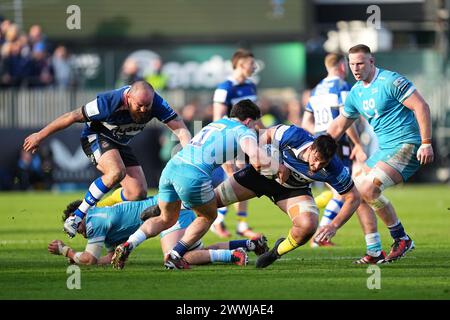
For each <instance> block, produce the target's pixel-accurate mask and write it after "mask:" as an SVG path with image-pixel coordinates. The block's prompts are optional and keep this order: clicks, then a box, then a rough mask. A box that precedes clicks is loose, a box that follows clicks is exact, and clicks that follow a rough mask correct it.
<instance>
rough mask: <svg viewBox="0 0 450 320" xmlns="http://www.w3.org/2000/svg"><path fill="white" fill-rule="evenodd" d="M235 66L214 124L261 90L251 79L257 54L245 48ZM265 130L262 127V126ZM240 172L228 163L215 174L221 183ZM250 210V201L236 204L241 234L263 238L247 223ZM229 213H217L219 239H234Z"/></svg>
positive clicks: (220, 94) (221, 89)
mask: <svg viewBox="0 0 450 320" xmlns="http://www.w3.org/2000/svg"><path fill="white" fill-rule="evenodd" d="M231 63H232V66H233V74H232V75H231V76H230V77H229V78H228V79H227V80H226V81H224V82H222V83H220V84H219V85H218V86H217V88H216V90H215V91H214V97H213V102H214V105H213V106H214V121H217V120H219V119H221V118H222V117H224V116H227V117H228V116H229V115H230V110H231V107H232V106H233V105H234V104H236V103H238V102H239V101H241V100H244V99H249V100H251V101H253V102H256V101H257V99H258V97H257V90H256V85H255V84H254V83H253V81H251V80H250V79H249V78H250V77H251V76H252V75H253V73H254V72H255V70H256V63H255V58H254V55H253V53H252V52H251V51H248V50H245V49H238V50H236V52H235V53H234V54H233V57H232V58H231ZM259 126H260V127H261V125H259ZM236 170H237V167H236V166H235V165H233V164H231V163H227V164H224V165H223V166H222V167H220V168H217V169H216V170H215V171H214V175H213V177H214V182H215V184H218V183H220V182H222V181H223V180H224V179H226V176H231V175H233V173H234V172H235V171H236ZM247 207H248V204H247V202H246V201H243V202H240V203H237V204H236V212H237V215H238V220H239V223H238V226H237V233H238V235H241V236H245V237H248V238H253V237H257V236H259V234H258V233H256V232H254V231H253V230H252V229H251V228H249V226H248V224H247ZM226 213H227V208H226V207H223V208H219V209H218V212H217V219H216V221H214V223H213V224H212V226H211V231H213V232H214V233H216V234H217V235H218V236H219V237H222V238H228V237H231V233H230V232H229V231H228V230H227V228H226V226H225V223H224V219H225V215H226Z"/></svg>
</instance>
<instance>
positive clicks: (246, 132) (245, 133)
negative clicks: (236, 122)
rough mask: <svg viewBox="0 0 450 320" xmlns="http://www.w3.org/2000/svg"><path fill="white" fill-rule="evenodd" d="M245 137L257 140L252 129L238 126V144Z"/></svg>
mask: <svg viewBox="0 0 450 320" xmlns="http://www.w3.org/2000/svg"><path fill="white" fill-rule="evenodd" d="M245 138H250V139H255V141H257V140H258V139H257V137H256V133H255V131H254V130H251V129H249V128H247V127H246V126H244V125H242V126H239V129H238V130H237V141H238V144H240V143H241V142H242V140H243V139H245Z"/></svg>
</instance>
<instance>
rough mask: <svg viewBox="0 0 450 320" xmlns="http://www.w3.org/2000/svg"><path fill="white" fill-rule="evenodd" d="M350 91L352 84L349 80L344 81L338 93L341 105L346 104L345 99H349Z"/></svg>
mask: <svg viewBox="0 0 450 320" xmlns="http://www.w3.org/2000/svg"><path fill="white" fill-rule="evenodd" d="M349 92H350V86H349V84H348V83H347V82H344V83H343V84H342V86H341V88H340V90H339V95H338V103H339V106H344V104H345V100H347V96H348V94H349Z"/></svg>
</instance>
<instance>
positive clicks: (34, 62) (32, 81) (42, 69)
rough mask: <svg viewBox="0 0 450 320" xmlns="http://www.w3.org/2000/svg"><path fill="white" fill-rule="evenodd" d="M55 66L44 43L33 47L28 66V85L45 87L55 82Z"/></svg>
mask: <svg viewBox="0 0 450 320" xmlns="http://www.w3.org/2000/svg"><path fill="white" fill-rule="evenodd" d="M53 74H54V72H53V67H52V65H51V64H50V62H49V59H48V58H47V53H46V51H45V47H44V45H43V44H37V45H35V46H34V47H33V51H32V56H31V60H29V61H28V64H27V68H26V75H27V79H26V82H27V85H28V86H29V87H43V86H47V85H50V84H52V83H53V80H54V76H53Z"/></svg>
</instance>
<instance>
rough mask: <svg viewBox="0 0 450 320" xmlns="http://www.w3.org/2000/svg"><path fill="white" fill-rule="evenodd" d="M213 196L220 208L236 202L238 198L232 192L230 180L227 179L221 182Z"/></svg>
mask: <svg viewBox="0 0 450 320" xmlns="http://www.w3.org/2000/svg"><path fill="white" fill-rule="evenodd" d="M215 194H216V197H217V200H218V202H220V206H227V205H229V204H232V203H235V202H238V197H237V196H236V193H235V192H234V189H233V186H232V184H231V179H227V180H225V181H224V182H222V183H221V184H220V185H219V186H218V187H217V188H216V189H215Z"/></svg>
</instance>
